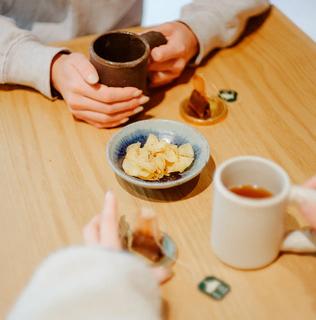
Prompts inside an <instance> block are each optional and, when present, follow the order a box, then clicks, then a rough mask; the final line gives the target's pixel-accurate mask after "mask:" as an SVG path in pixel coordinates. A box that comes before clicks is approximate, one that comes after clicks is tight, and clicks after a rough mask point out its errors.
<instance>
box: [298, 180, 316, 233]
mask: <svg viewBox="0 0 316 320" xmlns="http://www.w3.org/2000/svg"><path fill="white" fill-rule="evenodd" d="M303 187H306V188H311V189H316V176H314V177H312V178H311V179H309V180H307V181H306V182H305V183H304V184H303ZM301 212H302V214H303V216H304V217H305V218H306V220H307V221H308V222H309V223H310V225H311V226H312V228H314V229H316V205H315V204H309V203H303V204H301Z"/></svg>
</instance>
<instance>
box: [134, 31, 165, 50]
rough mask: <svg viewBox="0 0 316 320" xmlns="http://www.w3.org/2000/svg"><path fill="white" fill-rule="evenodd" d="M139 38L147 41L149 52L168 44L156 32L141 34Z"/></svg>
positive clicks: (160, 34) (161, 35)
mask: <svg viewBox="0 0 316 320" xmlns="http://www.w3.org/2000/svg"><path fill="white" fill-rule="evenodd" d="M140 37H141V38H142V39H144V40H145V41H147V43H148V44H149V47H150V50H152V49H153V48H155V47H159V46H162V45H163V44H166V43H167V42H168V41H167V39H166V37H165V36H164V35H163V34H162V33H161V32H158V31H148V32H145V33H143V34H141V35H140Z"/></svg>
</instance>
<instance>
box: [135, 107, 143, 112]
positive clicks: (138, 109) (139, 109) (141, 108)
mask: <svg viewBox="0 0 316 320" xmlns="http://www.w3.org/2000/svg"><path fill="white" fill-rule="evenodd" d="M143 110H144V107H138V108H136V109H135V110H134V111H133V114H136V113H140V112H142V111H143Z"/></svg>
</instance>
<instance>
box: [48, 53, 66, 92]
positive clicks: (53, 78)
mask: <svg viewBox="0 0 316 320" xmlns="http://www.w3.org/2000/svg"><path fill="white" fill-rule="evenodd" d="M68 54H70V52H69V51H61V52H58V53H57V54H56V55H55V56H54V57H53V59H52V62H51V66H50V86H51V92H52V96H53V97H56V96H57V97H58V96H60V90H59V87H58V81H57V79H58V76H57V75H58V70H59V65H60V64H61V63H62V61H63V59H64V58H65V55H68Z"/></svg>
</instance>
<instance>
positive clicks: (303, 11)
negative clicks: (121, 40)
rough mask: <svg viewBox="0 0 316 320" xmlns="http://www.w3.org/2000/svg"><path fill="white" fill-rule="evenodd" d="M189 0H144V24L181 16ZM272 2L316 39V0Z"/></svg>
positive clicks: (277, 0) (152, 23)
mask: <svg viewBox="0 0 316 320" xmlns="http://www.w3.org/2000/svg"><path fill="white" fill-rule="evenodd" d="M218 1H220V0H218ZM189 2H190V1H189V0H159V1H157V0H144V15H143V25H144V26H149V25H154V24H158V23H162V22H166V21H169V20H174V19H177V18H179V13H180V8H181V6H183V5H185V4H187V3H189ZM271 3H272V4H274V5H275V6H276V7H278V8H279V9H280V10H281V11H282V12H283V13H284V14H285V15H286V16H287V17H288V18H289V19H290V20H292V21H293V22H294V23H295V24H296V25H297V26H298V27H299V28H300V29H301V30H303V31H304V32H305V33H306V34H307V35H308V36H309V37H311V38H312V39H313V40H314V41H316V0H271Z"/></svg>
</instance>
